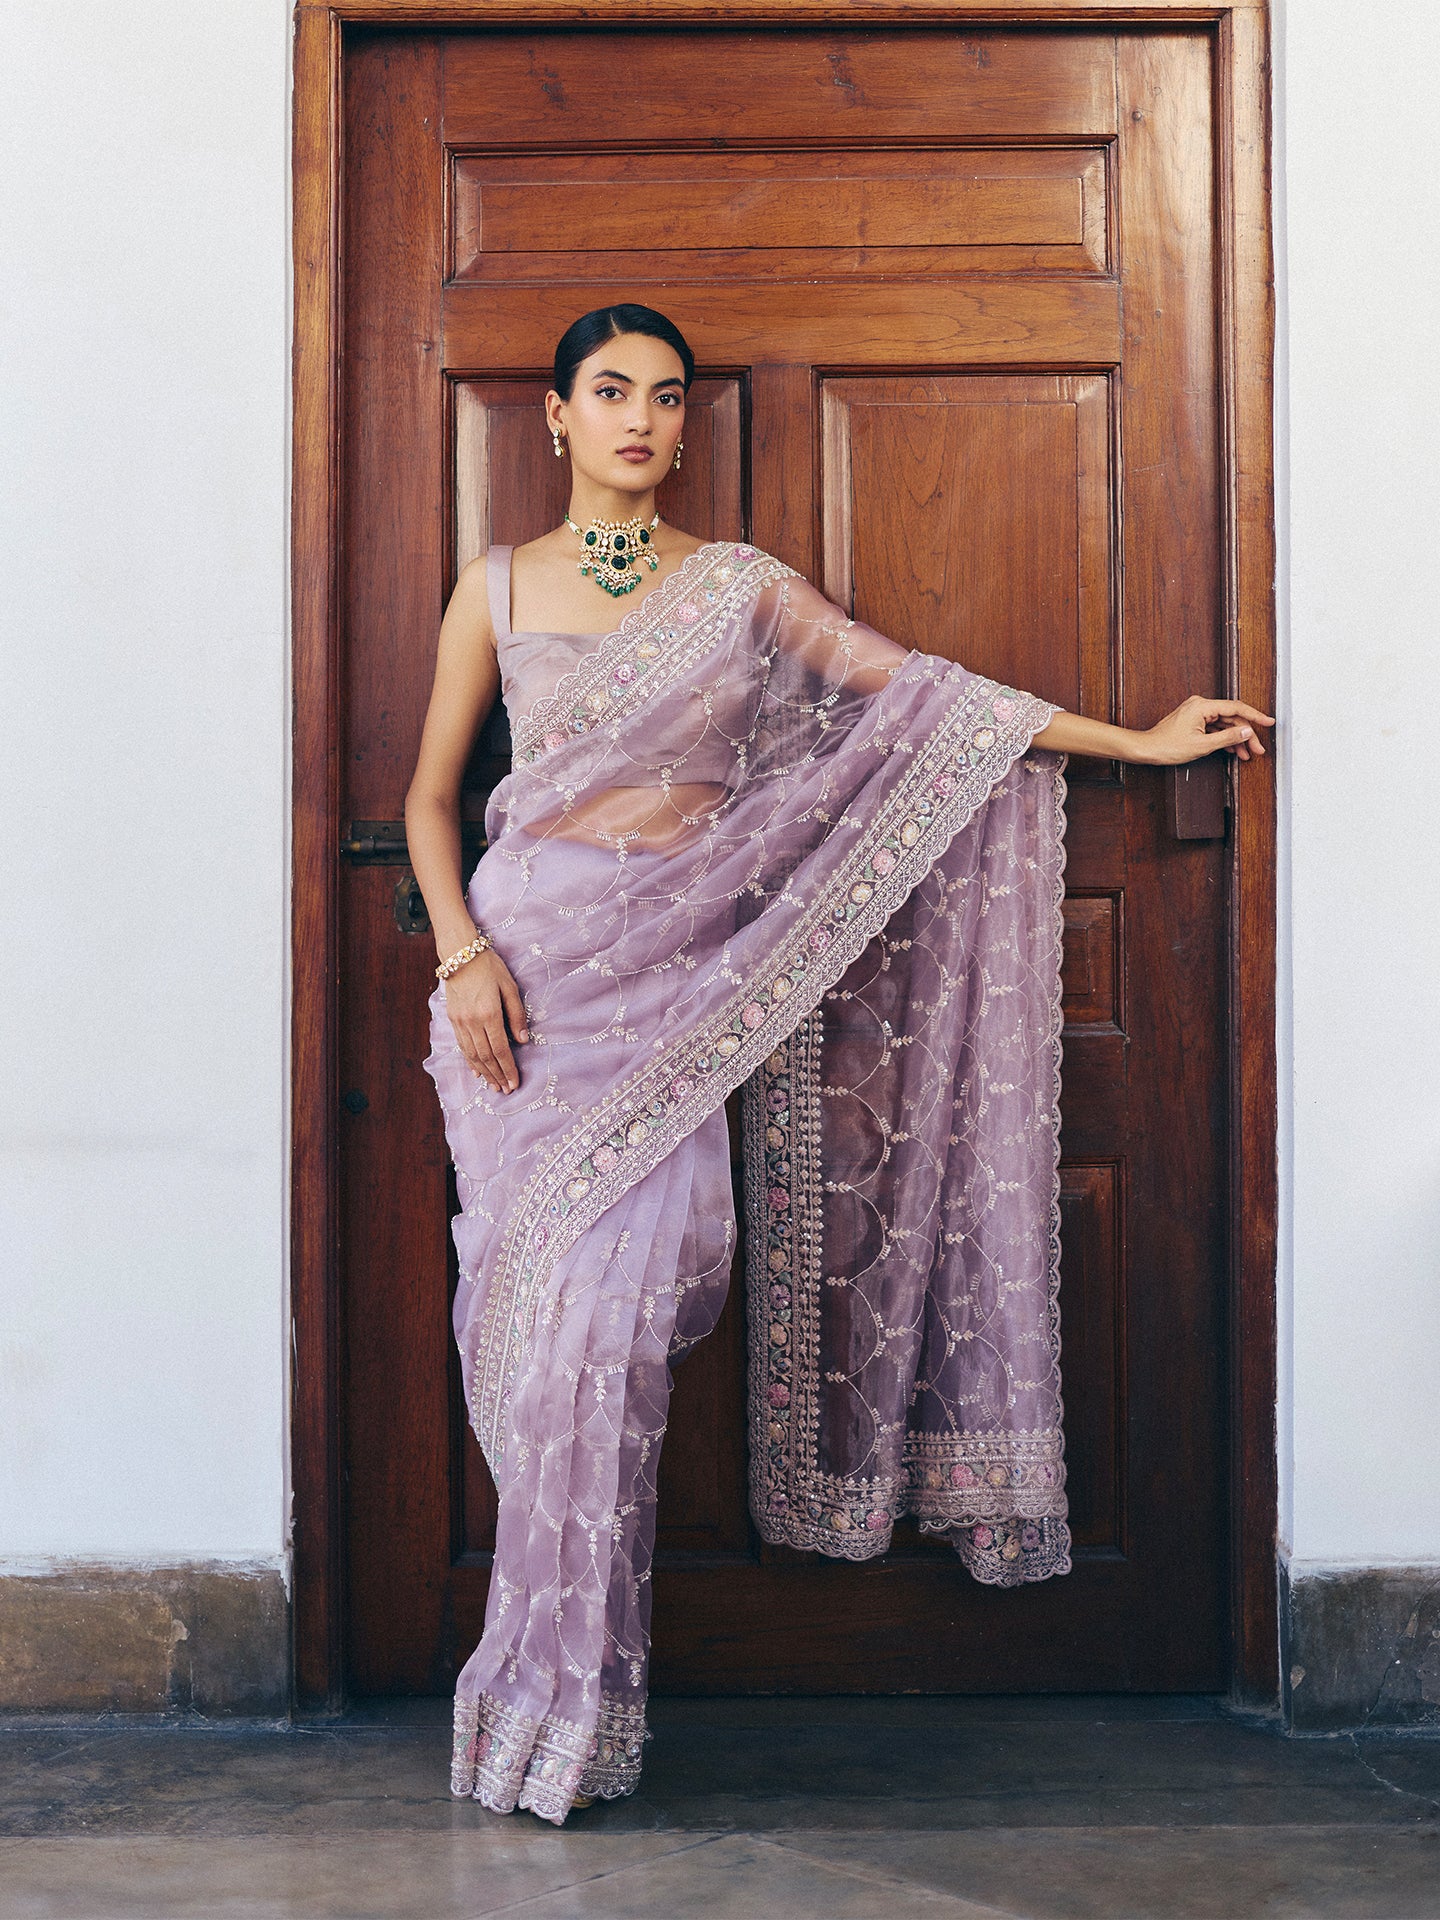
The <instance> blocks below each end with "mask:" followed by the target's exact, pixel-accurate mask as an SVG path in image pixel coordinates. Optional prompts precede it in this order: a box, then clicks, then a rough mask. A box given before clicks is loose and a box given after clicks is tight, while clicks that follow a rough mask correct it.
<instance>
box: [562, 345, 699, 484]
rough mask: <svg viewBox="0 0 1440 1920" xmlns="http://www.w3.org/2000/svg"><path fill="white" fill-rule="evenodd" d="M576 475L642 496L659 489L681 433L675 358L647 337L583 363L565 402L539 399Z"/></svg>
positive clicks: (680, 375) (680, 385) (680, 370)
mask: <svg viewBox="0 0 1440 1920" xmlns="http://www.w3.org/2000/svg"><path fill="white" fill-rule="evenodd" d="M545 412H546V417H547V418H548V420H549V422H550V425H551V426H552V427H557V426H558V427H559V429H560V434H561V438H562V440H563V441H564V443H565V445H566V447H567V449H568V451H569V454H570V459H571V462H572V463H573V465H574V468H575V471H576V473H577V474H583V475H584V476H585V478H586V479H588V480H592V481H594V482H595V483H596V484H597V485H598V486H602V487H613V488H615V489H616V490H617V491H620V492H626V493H644V492H645V491H646V490H647V489H648V488H650V487H653V486H656V485H658V484H659V482H660V480H661V479H662V478H663V477H664V475H665V473H666V472H667V470H668V469H669V466H670V462H671V461H672V460H673V459H674V457H675V444H676V442H677V441H678V440H679V438H680V435H681V432H682V431H683V429H684V426H685V369H684V367H683V366H682V365H681V362H680V356H679V354H678V353H676V351H675V349H674V348H673V347H670V346H667V345H666V344H665V342H664V341H663V340H654V339H652V338H651V336H650V335H649V334H648V333H621V334H617V335H616V337H615V338H614V339H613V340H607V341H606V342H605V344H604V345H603V346H601V347H597V348H596V349H595V351H594V353H592V354H591V355H590V356H589V358H588V359H586V360H582V361H581V363H580V365H579V367H578V369H577V370H576V374H575V385H574V387H573V389H572V390H571V394H570V398H569V399H568V400H562V399H561V398H560V396H559V394H558V393H556V392H555V390H554V388H553V387H552V389H551V390H550V392H549V393H548V394H546V396H545Z"/></svg>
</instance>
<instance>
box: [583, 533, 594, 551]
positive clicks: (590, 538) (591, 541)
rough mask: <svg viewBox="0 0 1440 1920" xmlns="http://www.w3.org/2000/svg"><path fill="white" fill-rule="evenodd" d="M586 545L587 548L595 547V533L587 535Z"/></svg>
mask: <svg viewBox="0 0 1440 1920" xmlns="http://www.w3.org/2000/svg"><path fill="white" fill-rule="evenodd" d="M585 544H586V546H587V547H593V546H594V544H595V535H594V533H593V532H591V533H587V534H586V536H585Z"/></svg>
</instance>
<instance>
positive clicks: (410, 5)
mask: <svg viewBox="0 0 1440 1920" xmlns="http://www.w3.org/2000/svg"><path fill="white" fill-rule="evenodd" d="M607 22H608V23H611V24H614V25H617V26H618V25H620V24H622V23H623V24H624V25H627V26H631V27H635V26H641V27H656V28H662V27H667V26H686V25H705V26H712V27H713V26H715V25H716V24H721V25H724V26H735V27H751V26H780V25H784V26H787V27H791V28H793V27H795V26H796V25H797V24H799V23H804V24H807V25H815V26H827V25H828V26H843V27H848V28H855V27H860V26H864V27H867V28H874V27H877V26H888V25H917V24H933V25H937V26H950V27H954V26H971V25H976V26H978V25H981V24H984V25H987V26H988V25H1000V26H1005V25H1018V24H1024V23H1027V22H1028V23H1032V24H1037V25H1039V24H1043V25H1051V24H1067V23H1068V24H1075V25H1088V26H1104V25H1106V24H1108V23H1113V24H1117V25H1118V24H1128V25H1137V24H1138V25H1141V26H1153V27H1157V28H1159V27H1165V26H1190V27H1195V28H1198V29H1201V30H1203V31H1206V32H1207V33H1208V34H1209V35H1210V36H1211V39H1212V43H1213V46H1214V50H1215V61H1214V69H1213V71H1214V73H1215V84H1216V97H1215V115H1214V124H1215V128H1216V134H1217V154H1216V182H1215V184H1216V206H1217V213H1218V228H1219V230H1218V238H1219V287H1218V289H1217V292H1218V305H1219V314H1220V363H1219V364H1220V383H1221V411H1222V419H1221V440H1220V443H1221V446H1222V449H1223V456H1224V466H1225V473H1224V482H1223V489H1222V493H1223V501H1224V511H1225V522H1226V524H1225V528H1224V549H1223V579H1224V591H1225V625H1226V651H1227V672H1228V680H1229V685H1230V687H1232V688H1238V687H1243V688H1244V689H1245V691H1246V692H1247V694H1248V695H1249V697H1250V698H1251V699H1257V700H1261V701H1269V700H1271V699H1273V695H1274V687H1275V599H1274V580H1275V532H1274V491H1273V472H1274V469H1273V445H1272V424H1271V423H1272V413H1271V389H1272V367H1273V345H1274V299H1273V273H1272V253H1271V232H1270V50H1269V17H1268V5H1267V0H1236V4H1234V5H1229V6H1197V5H1194V4H1182V3H1180V0H1131V3H1130V4H1122V3H1120V0H1009V4H1004V5H997V4H995V0H943V3H941V0H866V4H865V5H864V6H857V5H856V4H855V0H739V3H738V4H737V3H736V0H721V4H719V5H716V4H715V0H531V4H529V5H524V4H512V0H339V4H335V3H334V0H298V4H297V5H296V7H295V45H294V62H295V64H294V117H293V253H294V263H293V270H294V302H295V305H294V341H293V382H294V399H293V434H294V440H293V451H292V473H291V487H292V495H291V507H292V518H291V540H292V576H291V579H292V585H291V622H292V649H293V672H294V683H293V685H294V713H293V739H292V744H293V782H294V792H293V804H294V816H293V845H292V854H293V866H292V887H293V918H292V945H291V954H292V969H293V978H292V997H291V1016H292V1017H291V1042H292V1062H293V1066H292V1079H291V1233H290V1262H291V1265H290V1307H291V1337H292V1355H293V1377H292V1398H291V1449H292V1455H291V1459H292V1468H291V1473H292V1480H291V1484H292V1502H293V1555H294V1560H293V1572H294V1589H293V1605H294V1616H293V1617H294V1689H295V1700H296V1704H297V1706H300V1707H303V1708H305V1709H307V1710H314V1709H317V1708H318V1709H322V1710H323V1709H325V1708H334V1707H336V1706H338V1705H339V1704H340V1703H341V1700H342V1697H343V1689H344V1674H343V1636H342V1622H343V1613H342V1608H343V1542H342V1520H341V1498H340V1494H341V1483H340V1469H341V1449H342V1429H341V1417H342V1405H341V1393H340V1371H339V1366H340V1352H339V1318H338V1307H339V1299H338V1273H337V1261H336V1248H337V1246H338V1244H339V1183H338V1178H337V1163H338V1144H339V1141H338V1134H339V1127H338V1120H339V1081H338V1077H337V1075H338V1066H337V1017H336V982H337V977H338V958H339V955H338V915H337V897H338V888H337V876H338V867H339V855H338V847H339V841H340V828H341V819H340V781H339V771H340V735H339V686H340V675H339V594H338V585H339V560H340V526H339V505H340V456H341V446H340V398H341V395H340V346H341V339H340V311H341V309H340V289H341V260H342V254H341V235H340V195H341V175H340V168H341V125H342V111H341V109H342V102H341V85H342V63H343V53H344V47H343V40H344V32H345V28H346V27H347V26H348V25H352V24H353V25H378V24H390V25H396V26H402V27H403V26H411V27H413V28H414V29H415V30H416V31H424V30H433V29H437V28H438V29H442V30H443V29H445V28H449V27H457V26H488V27H515V26H532V27H535V28H536V29H546V28H549V29H554V28H558V27H565V26H567V25H576V26H579V25H585V26H594V25H596V24H597V23H599V24H605V23H607ZM1274 764H1275V763H1274V760H1273V757H1272V758H1270V759H1267V760H1265V761H1262V762H1261V763H1260V764H1259V765H1258V766H1255V767H1252V768H1251V769H1249V771H1248V773H1247V777H1246V778H1245V779H1244V780H1240V781H1237V782H1236V783H1235V814H1234V832H1233V834H1232V836H1231V843H1230V851H1231V859H1230V898H1229V912H1230V925H1229V936H1230V992H1231V1001H1230V1004H1231V1011H1232V1031H1231V1034H1230V1042H1229V1061H1230V1083H1229V1114H1230V1125H1231V1135H1230V1140H1231V1176H1232V1184H1231V1191H1232V1195H1233V1204H1232V1208H1231V1225H1230V1254H1231V1265H1230V1271H1231V1276H1232V1278H1231V1287H1230V1305H1229V1356H1228V1376H1229V1432H1230V1529H1231V1539H1230V1546H1231V1554H1230V1608H1229V1614H1230V1620H1229V1625H1230V1633H1229V1642H1230V1644H1229V1671H1230V1699H1231V1701H1232V1703H1233V1704H1234V1705H1236V1706H1237V1707H1244V1708H1249V1709H1259V1710H1273V1709H1274V1708H1275V1707H1276V1706H1277V1704H1278V1699H1279V1622H1278V1587H1277V1565H1276V1544H1277V1486H1276V1454H1275V1441H1276V1428H1275V1388H1276V1329H1275V1307H1276V1294H1275V1258H1276V1227H1277V1208H1278V1183H1277V1174H1276V1079H1275V998H1274V995H1275V837H1276V816H1275V786H1274Z"/></svg>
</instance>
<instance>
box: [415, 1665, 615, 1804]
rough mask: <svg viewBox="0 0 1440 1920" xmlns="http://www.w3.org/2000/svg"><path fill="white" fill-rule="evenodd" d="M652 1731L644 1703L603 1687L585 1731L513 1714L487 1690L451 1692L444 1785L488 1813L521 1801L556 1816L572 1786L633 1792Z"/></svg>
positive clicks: (611, 1793) (553, 1717) (555, 1718)
mask: <svg viewBox="0 0 1440 1920" xmlns="http://www.w3.org/2000/svg"><path fill="white" fill-rule="evenodd" d="M650 1738H651V1735H650V1734H649V1732H648V1731H647V1729H646V1726H645V1712H644V1709H643V1707H634V1706H630V1705H627V1704H626V1703H625V1702H624V1701H622V1700H619V1699H612V1698H611V1697H610V1696H608V1695H605V1694H602V1695H601V1697H600V1709H599V1713H598V1715H597V1718H596V1722H595V1729H594V1731H593V1732H591V1733H587V1732H586V1731H585V1729H584V1728H583V1727H581V1726H580V1725H578V1724H577V1723H576V1722H575V1721H573V1720H565V1719H562V1718H561V1717H560V1716H559V1715H558V1714H553V1713H550V1714H546V1715H545V1716H544V1718H543V1719H539V1720H537V1719H534V1718H533V1717H531V1716H529V1715H526V1714H521V1713H516V1712H515V1711H514V1709H513V1708H510V1707H507V1706H506V1705H505V1704H504V1702H503V1701H501V1700H497V1699H496V1698H495V1696H494V1695H493V1694H491V1693H482V1694H481V1695H480V1696H479V1697H478V1698H477V1699H473V1700H465V1699H460V1698H458V1697H457V1699H456V1702H455V1714H454V1739H453V1745H452V1749H451V1761H450V1791H451V1793H452V1794H453V1795H454V1796H455V1797H456V1798H457V1799H462V1800H478V1801H479V1802H480V1804H481V1806H482V1807H488V1808H489V1809H490V1811H491V1812H492V1813H511V1812H513V1811H514V1810H515V1808H516V1807H526V1808H528V1809H529V1810H530V1812H531V1813H534V1814H537V1815H538V1816H539V1817H540V1818H541V1819H542V1820H554V1821H557V1822H558V1821H562V1820H563V1819H564V1818H565V1815H566V1814H567V1813H568V1812H569V1810H570V1805H571V1803H572V1801H573V1800H574V1798H575V1796H576V1794H577V1793H587V1794H596V1795H598V1796H599V1797H600V1798H602V1799H605V1800H618V1799H619V1798H620V1797H621V1796H622V1795H623V1794H627V1793H633V1792H634V1791H635V1789H636V1787H637V1786H638V1785H639V1784H640V1762H641V1757H642V1754H643V1751H644V1746H645V1742H646V1741H647V1740H648V1739H650Z"/></svg>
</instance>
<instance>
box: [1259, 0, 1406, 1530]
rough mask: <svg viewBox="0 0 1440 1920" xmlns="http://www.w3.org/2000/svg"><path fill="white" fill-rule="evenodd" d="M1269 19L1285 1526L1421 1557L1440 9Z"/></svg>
mask: <svg viewBox="0 0 1440 1920" xmlns="http://www.w3.org/2000/svg"><path fill="white" fill-rule="evenodd" d="M1276 24H1277V36H1276V39H1277V54H1278V61H1277V96H1278V98H1277V107H1278V114H1277V139H1276V172H1277V179H1276V202H1277V212H1278V214H1279V248H1278V252H1279V259H1278V266H1279V271H1280V287H1281V327H1282V354H1283V357H1282V362H1281V369H1280V371H1281V376H1282V381H1283V382H1284V388H1285V389H1288V390H1282V402H1281V411H1280V422H1279V424H1280V428H1281V442H1280V444H1281V452H1282V462H1283V465H1282V494H1281V501H1280V524H1281V529H1282V536H1283V544H1282V556H1281V557H1282V578H1281V587H1282V598H1281V613H1282V644H1283V646H1284V648H1285V668H1286V673H1287V679H1288V685H1287V686H1286V687H1285V688H1283V689H1282V696H1281V697H1282V701H1283V703H1284V704H1283V705H1282V709H1281V710H1282V712H1285V711H1288V712H1289V713H1290V715H1291V729H1290V739H1289V743H1288V745H1289V751H1288V753H1287V754H1286V755H1285V763H1286V764H1285V766H1284V768H1283V771H1284V773H1285V776H1286V787H1287V795H1286V800H1287V811H1288V816H1289V834H1288V842H1289V844H1288V849H1287V854H1288V876H1287V877H1288V881H1289V895H1290V914H1289V928H1288V932H1289V942H1288V956H1287V957H1288V969H1287V970H1288V979H1286V980H1282V999H1281V1031H1282V1041H1283V1049H1284V1053H1285V1055H1286V1056H1287V1065H1288V1066H1289V1068H1290V1070H1291V1074H1292V1076H1293V1077H1292V1079H1291V1088H1290V1090H1291V1094H1292V1099H1291V1105H1290V1114H1289V1132H1288V1139H1287V1140H1286V1142H1285V1143H1284V1146H1285V1163H1284V1174H1285V1183H1286V1187H1287V1200H1288V1208H1287V1210H1288V1213H1289V1233H1288V1244H1287V1249H1286V1265H1285V1272H1284V1275H1283V1298H1282V1336H1283V1337H1282V1353H1283V1352H1284V1351H1285V1348H1286V1347H1287V1346H1289V1347H1290V1353H1289V1356H1288V1360H1287V1366H1286V1374H1287V1377H1286V1380H1285V1383H1284V1392H1283V1395H1282V1401H1281V1407H1280V1431H1281V1462H1282V1486H1284V1487H1285V1504H1284V1511H1283V1513H1282V1529H1281V1531H1282V1539H1283V1540H1284V1541H1285V1542H1286V1543H1287V1544H1288V1546H1289V1548H1290V1550H1291V1553H1292V1555H1293V1560H1292V1565H1296V1566H1299V1567H1302V1568H1303V1567H1304V1566H1306V1565H1319V1566H1342V1565H1362V1566H1385V1565H1403V1564H1406V1563H1425V1562H1433V1561H1440V1493H1437V1488H1440V1419H1437V1417H1436V1409H1437V1407H1440V1100H1437V1095H1436V1089H1437V1086H1440V1019H1437V1018H1436V1015H1435V1000H1436V978H1437V969H1436V945H1437V937H1440V852H1437V842H1436V836H1435V799H1434V788H1435V780H1434V763H1435V755H1436V750H1437V736H1436V715H1437V714H1440V614H1437V608H1440V483H1437V479H1436V472H1437V458H1440V389H1437V381H1436V373H1435V354H1436V348H1437V343H1440V269H1437V250H1436V245H1435V236H1436V234H1437V232H1440V185H1437V183H1440V122H1437V116H1436V113H1435V100H1434V84H1433V82H1434V75H1435V73H1436V72H1437V70H1440V16H1437V14H1436V12H1435V10H1434V9H1433V8H1432V7H1430V6H1428V5H1427V4H1425V0H1385V3H1384V4H1381V5H1378V6H1374V7H1370V8H1367V9H1365V10H1364V11H1363V13H1359V12H1357V11H1356V9H1355V8H1354V7H1353V6H1351V5H1348V4H1346V3H1345V0H1282V5H1281V10H1280V12H1279V14H1278V16H1277V22H1276ZM1285 1091H1286V1089H1285V1088H1284V1086H1283V1085H1282V1107H1283V1106H1284V1105H1285V1098H1284V1096H1285Z"/></svg>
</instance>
